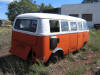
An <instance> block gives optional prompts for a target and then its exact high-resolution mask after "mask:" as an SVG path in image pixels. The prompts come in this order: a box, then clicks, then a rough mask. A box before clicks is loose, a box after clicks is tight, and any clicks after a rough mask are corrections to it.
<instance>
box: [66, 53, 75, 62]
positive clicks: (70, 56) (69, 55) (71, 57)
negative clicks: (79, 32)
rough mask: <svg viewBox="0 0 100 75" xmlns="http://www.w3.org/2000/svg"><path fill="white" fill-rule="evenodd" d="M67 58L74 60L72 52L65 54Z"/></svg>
mask: <svg viewBox="0 0 100 75" xmlns="http://www.w3.org/2000/svg"><path fill="white" fill-rule="evenodd" d="M66 58H67V60H69V61H74V56H73V54H72V53H69V54H68V55H66Z"/></svg>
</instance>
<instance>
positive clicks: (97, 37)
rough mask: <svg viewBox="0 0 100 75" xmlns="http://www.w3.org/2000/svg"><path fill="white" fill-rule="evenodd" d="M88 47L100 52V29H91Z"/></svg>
mask: <svg viewBox="0 0 100 75" xmlns="http://www.w3.org/2000/svg"><path fill="white" fill-rule="evenodd" d="M88 49H89V50H91V51H93V52H97V51H98V52H100V30H90V37H89V42H88Z"/></svg>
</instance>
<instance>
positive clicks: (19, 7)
mask: <svg viewBox="0 0 100 75" xmlns="http://www.w3.org/2000/svg"><path fill="white" fill-rule="evenodd" d="M38 10H39V8H38V5H36V4H35V3H33V2H32V0H20V1H19V2H17V1H14V2H12V3H10V4H9V5H8V12H7V13H6V14H7V15H8V19H9V20H10V21H12V22H13V21H14V18H15V17H16V16H17V15H19V14H23V13H31V12H33V11H38Z"/></svg>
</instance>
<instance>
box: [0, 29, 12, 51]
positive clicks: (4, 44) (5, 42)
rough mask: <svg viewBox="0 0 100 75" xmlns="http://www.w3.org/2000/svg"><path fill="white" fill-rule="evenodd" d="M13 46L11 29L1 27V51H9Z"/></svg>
mask: <svg viewBox="0 0 100 75" xmlns="http://www.w3.org/2000/svg"><path fill="white" fill-rule="evenodd" d="M10 46H11V28H3V27H0V50H7V49H9V48H10Z"/></svg>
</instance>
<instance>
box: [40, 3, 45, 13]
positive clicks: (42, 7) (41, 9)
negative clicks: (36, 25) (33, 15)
mask: <svg viewBox="0 0 100 75" xmlns="http://www.w3.org/2000/svg"><path fill="white" fill-rule="evenodd" d="M44 9H45V4H44V3H41V5H40V11H43V10H44Z"/></svg>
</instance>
